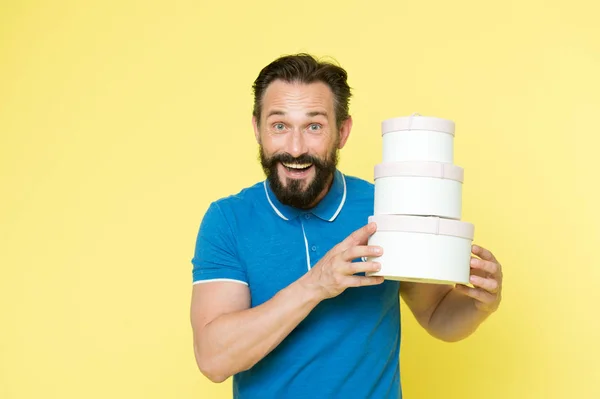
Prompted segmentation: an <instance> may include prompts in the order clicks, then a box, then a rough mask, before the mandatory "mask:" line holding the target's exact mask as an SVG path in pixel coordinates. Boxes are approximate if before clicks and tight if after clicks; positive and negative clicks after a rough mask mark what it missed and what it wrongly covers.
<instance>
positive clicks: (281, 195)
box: [259, 146, 338, 209]
mask: <svg viewBox="0 0 600 399" xmlns="http://www.w3.org/2000/svg"><path fill="white" fill-rule="evenodd" d="M259 151H260V163H261V165H262V168H263V171H264V172H265V175H266V176H267V181H268V182H269V184H270V186H271V190H273V192H274V193H275V195H276V196H277V199H279V201H280V202H281V203H282V204H284V205H289V206H293V207H296V208H301V209H307V208H309V207H310V206H313V205H314V202H315V200H316V199H317V197H318V196H319V194H321V193H322V192H323V190H324V189H325V188H326V186H327V184H328V183H330V182H331V180H330V178H332V177H333V174H334V173H335V170H336V167H337V163H338V150H337V147H336V146H334V147H333V149H332V151H330V153H329V154H328V156H327V158H326V159H321V158H317V157H314V156H311V155H308V154H303V155H301V156H299V157H297V158H295V157H293V156H291V155H290V154H288V153H280V154H275V155H273V156H272V157H270V158H267V157H266V156H265V153H264V151H263V148H262V146H260V148H259ZM281 162H285V163H296V164H307V163H311V164H312V165H313V166H312V167H313V168H314V169H315V175H314V177H313V179H312V181H311V182H310V183H308V186H307V187H306V188H304V189H303V188H302V186H303V185H305V181H304V180H299V179H291V178H285V179H286V182H285V183H286V184H285V186H284V185H283V184H282V182H281V179H280V177H279V174H278V164H279V163H281ZM282 166H283V165H282Z"/></svg>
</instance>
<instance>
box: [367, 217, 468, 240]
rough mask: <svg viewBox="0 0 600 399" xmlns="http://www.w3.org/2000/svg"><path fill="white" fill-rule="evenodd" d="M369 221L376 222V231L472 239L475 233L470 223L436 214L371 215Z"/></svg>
mask: <svg viewBox="0 0 600 399" xmlns="http://www.w3.org/2000/svg"><path fill="white" fill-rule="evenodd" d="M369 222H375V223H376V224H377V231H401V232H407V233H425V234H437V235H447V236H454V237H461V238H466V239H469V240H473V237H474V235H475V226H474V225H473V224H472V223H469V222H464V221H460V220H454V219H445V218H441V217H438V216H410V215H372V216H369Z"/></svg>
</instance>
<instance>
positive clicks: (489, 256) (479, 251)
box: [471, 245, 498, 262]
mask: <svg viewBox="0 0 600 399" xmlns="http://www.w3.org/2000/svg"><path fill="white" fill-rule="evenodd" d="M471 251H472V252H473V253H474V254H475V255H477V256H479V257H480V258H481V259H485V260H489V261H492V262H498V261H497V259H496V258H495V257H494V254H493V253H492V252H491V251H490V250H489V249H485V248H483V247H482V246H479V245H473V246H472V247H471Z"/></svg>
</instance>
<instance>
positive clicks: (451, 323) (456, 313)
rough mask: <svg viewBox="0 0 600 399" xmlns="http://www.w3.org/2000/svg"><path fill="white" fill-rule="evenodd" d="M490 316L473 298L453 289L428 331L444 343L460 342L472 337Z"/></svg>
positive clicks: (436, 310) (431, 321)
mask: <svg viewBox="0 0 600 399" xmlns="http://www.w3.org/2000/svg"><path fill="white" fill-rule="evenodd" d="M488 316H489V313H488V312H485V311H482V310H479V309H478V308H477V307H476V306H475V302H474V301H473V299H472V298H470V297H468V296H466V295H463V294H462V293H460V292H458V291H457V290H455V289H453V290H451V291H450V292H448V294H447V295H446V296H445V297H444V299H442V301H441V302H440V303H439V305H438V306H437V308H436V309H435V311H434V312H433V313H432V315H431V318H430V320H429V324H428V328H427V330H428V331H429V333H430V334H431V335H433V336H435V337H436V338H439V339H441V340H444V341H449V342H452V341H460V340H461V339H464V338H466V337H468V336H469V335H471V334H472V333H473V332H474V331H475V330H476V329H477V328H478V327H479V325H480V324H481V323H482V322H483V321H484V320H485V319H486V318H487V317H488Z"/></svg>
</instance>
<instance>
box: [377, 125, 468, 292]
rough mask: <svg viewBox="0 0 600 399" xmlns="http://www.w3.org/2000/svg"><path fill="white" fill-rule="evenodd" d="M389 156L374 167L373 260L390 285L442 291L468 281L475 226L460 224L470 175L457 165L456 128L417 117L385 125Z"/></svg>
mask: <svg viewBox="0 0 600 399" xmlns="http://www.w3.org/2000/svg"><path fill="white" fill-rule="evenodd" d="M381 128H382V138H383V157H382V162H381V163H380V164H378V165H376V166H375V203H374V214H373V215H372V216H370V217H369V221H370V222H376V224H377V231H376V232H375V233H374V234H373V235H372V236H371V237H370V238H369V245H378V246H381V247H382V248H383V255H381V256H379V257H373V258H369V260H375V261H377V262H379V263H381V270H380V271H379V272H377V273H368V275H373V276H384V277H385V278H386V279H391V280H400V281H413V282H425V283H437V284H454V283H463V284H467V283H468V282H469V274H470V265H469V262H470V258H471V245H472V241H473V234H474V226H473V224H471V223H467V222H463V221H461V217H462V185H463V181H464V171H463V169H462V168H461V167H459V166H457V165H454V128H455V126H454V122H452V121H449V120H445V119H440V118H435V117H425V116H420V115H418V114H414V115H412V116H407V117H400V118H393V119H387V120H385V121H383V123H382V126H381Z"/></svg>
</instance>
